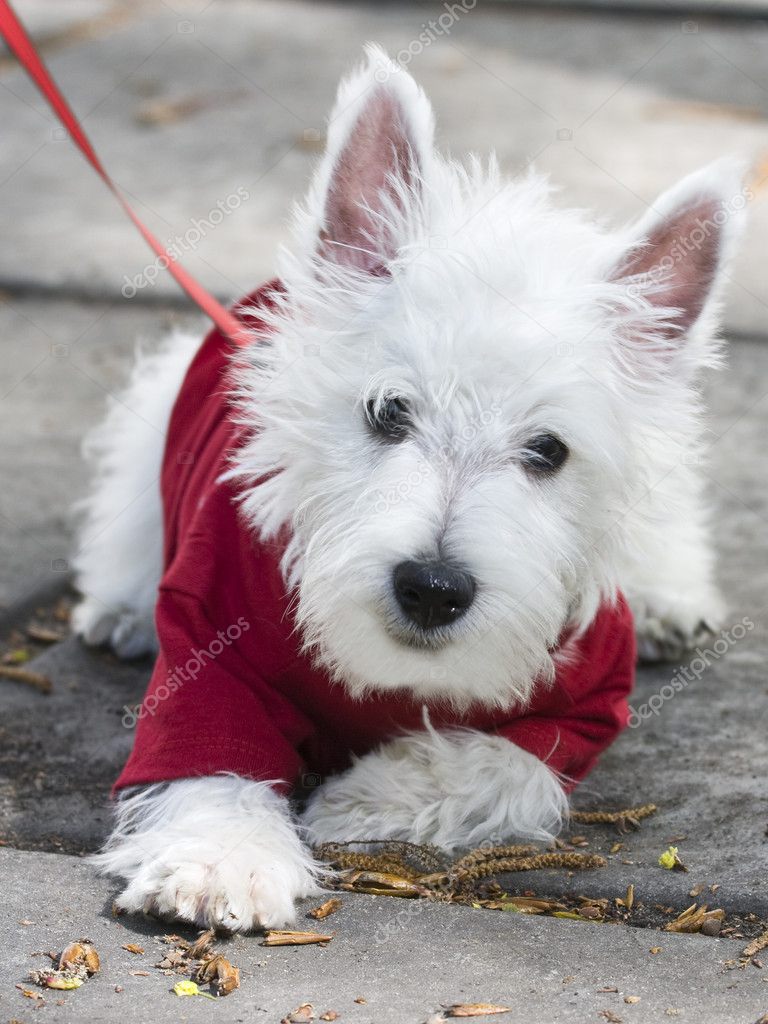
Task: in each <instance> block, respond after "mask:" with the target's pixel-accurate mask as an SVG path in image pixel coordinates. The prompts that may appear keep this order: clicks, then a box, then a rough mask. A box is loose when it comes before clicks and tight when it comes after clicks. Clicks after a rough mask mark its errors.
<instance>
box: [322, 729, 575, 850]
mask: <svg viewBox="0 0 768 1024" xmlns="http://www.w3.org/2000/svg"><path fill="white" fill-rule="evenodd" d="M567 807H568V801H567V798H566V796H565V793H564V792H563V788H562V786H561V784H560V781H559V780H558V778H557V776H556V775H555V774H554V772H552V771H551V770H550V769H549V768H547V766H546V765H545V764H543V763H542V762H541V761H539V759H538V758H537V757H534V756H533V755H532V754H529V753H527V751H525V750H521V749H520V748H519V747H517V746H515V744H514V743H510V742H509V741H508V740H505V739H503V738H502V737H500V736H485V735H482V734H480V733H477V732H473V731H471V730H469V729H454V730H449V731H444V732H437V731H436V730H435V729H432V728H431V727H427V728H426V729H425V731H424V732H414V733H409V734H407V735H405V736H400V737H398V738H397V739H394V740H391V741H390V742H389V743H385V744H384V745H383V746H381V747H379V749H378V750H375V751H373V752H372V753H370V754H366V756H365V757H361V758H359V759H357V760H356V761H355V763H354V764H353V766H352V767H351V768H350V769H349V770H348V771H346V772H344V774H343V775H340V776H338V777H336V778H333V779H330V780H329V781H328V782H326V783H325V785H323V786H321V787H320V789H319V790H318V791H317V793H316V794H315V795H314V796H313V798H312V800H311V801H310V803H309V805H308V807H307V809H306V811H305V813H304V816H303V821H304V823H305V825H306V826H307V827H308V829H309V834H310V836H311V838H312V839H313V840H314V841H315V842H330V841H332V840H334V839H338V838H339V837H340V836H343V837H344V838H345V839H407V840H410V841H411V842H414V843H433V844H434V845H435V846H439V847H442V848H443V849H445V850H453V849H455V848H457V847H462V846H464V847H466V846H474V845H478V844H479V843H481V842H483V841H484V840H487V839H488V838H489V837H493V836H496V837H499V838H500V837H503V836H510V835H513V836H522V837H524V838H527V839H551V838H552V836H553V835H554V834H555V833H557V832H559V830H560V826H561V824H562V821H563V819H564V817H565V816H566V814H567Z"/></svg>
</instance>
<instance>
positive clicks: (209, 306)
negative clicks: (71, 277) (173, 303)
mask: <svg viewBox="0 0 768 1024" xmlns="http://www.w3.org/2000/svg"><path fill="white" fill-rule="evenodd" d="M0 35H2V37H3V39H5V41H6V43H7V44H8V47H9V49H10V50H11V51H12V52H13V53H14V54H15V55H16V57H17V58H18V60H19V63H20V64H21V66H22V67H23V68H24V70H25V71H26V72H27V74H28V75H29V77H30V78H31V79H32V81H33V82H34V83H35V85H36V86H37V88H38V89H39V90H40V92H41V93H42V94H43V96H44V97H45V99H46V100H47V101H48V103H49V104H50V105H51V107H52V108H53V110H54V112H55V113H56V114H57V116H58V117H59V120H60V121H61V123H62V124H63V125H64V127H65V128H66V129H67V131H68V132H69V134H70V136H71V138H72V139H74V141H75V142H76V143H77V145H78V147H79V148H80V151H81V153H82V154H83V156H84V157H85V158H86V160H87V161H88V163H89V164H90V165H91V167H93V169H94V170H95V171H96V173H97V174H98V175H99V177H100V178H101V180H102V181H103V182H104V184H105V185H106V186H107V188H108V189H109V190H110V191H111V192H112V194H113V195H114V196H115V198H116V199H117V200H118V202H119V203H120V205H121V206H122V208H123V209H124V210H125V212H126V213H127V214H128V216H129V217H130V218H131V220H132V221H133V223H134V224H135V225H136V227H137V228H138V229H139V231H140V232H141V234H142V235H143V236H144V238H145V240H146V241H147V243H148V245H149V246H150V248H151V249H152V250H153V251H154V252H155V254H156V255H157V256H160V257H162V259H163V263H166V264H167V266H168V270H169V271H170V272H171V274H172V275H173V276H174V278H175V279H176V281H178V283H179V284H180V285H181V287H182V288H183V289H184V291H185V292H186V293H187V295H188V296H189V297H190V299H192V301H193V302H194V303H195V304H196V305H198V306H199V307H200V309H202V311H203V312H204V313H206V314H207V315H208V316H209V317H210V318H211V320H213V322H214V323H215V324H216V326H217V327H218V328H219V330H220V331H221V332H222V333H223V334H226V335H228V336H229V337H230V338H231V339H232V340H233V341H234V342H235V343H236V344H238V345H244V344H245V343H246V342H247V340H248V337H247V334H246V332H245V331H244V329H243V325H242V324H241V323H240V321H238V320H237V318H236V317H234V316H233V315H232V314H231V313H230V312H228V310H226V309H225V308H224V307H223V306H222V305H221V303H220V302H217V301H216V299H214V297H213V296H212V295H211V294H210V293H209V292H207V291H206V290H205V288H203V286H202V285H201V284H200V283H199V282H198V281H196V280H195V279H194V278H193V277H191V276H190V275H189V274H188V273H187V272H186V270H184V268H183V267H182V266H181V265H180V264H179V263H177V262H175V261H174V259H173V257H172V256H171V255H170V253H169V252H167V250H166V248H165V246H164V245H163V244H162V242H160V241H158V239H157V238H156V237H155V236H154V235H153V234H152V232H151V231H150V230H149V228H148V227H147V226H146V225H145V224H143V223H142V221H141V220H140V219H139V217H138V215H137V214H136V213H134V211H133V210H132V209H131V207H130V206H129V204H128V201H127V200H126V198H125V196H123V194H122V192H121V191H120V189H119V188H118V187H117V185H116V184H115V183H114V181H113V180H112V179H111V178H110V176H109V175H108V174H107V172H106V170H105V168H104V165H103V164H102V162H101V160H100V159H99V157H98V156H97V154H96V151H95V149H94V148H93V146H92V145H91V143H90V142H89V141H88V137H87V136H86V134H85V132H84V131H83V129H82V126H81V125H80V122H79V121H78V120H77V118H76V117H75V115H74V113H73V112H72V109H71V107H70V106H69V104H68V103H67V101H66V100H65V99H64V97H63V95H62V94H61V91H60V90H59V88H58V86H57V85H56V83H55V82H54V80H53V78H51V75H50V73H49V71H48V69H47V68H46V67H45V65H44V64H43V61H42V58H41V57H40V55H39V54H38V52H37V50H36V49H35V44H34V43H33V42H32V40H31V39H30V38H29V36H28V35H27V32H26V30H25V28H24V26H23V25H22V24H21V22H20V21H19V18H18V16H17V15H16V13H15V12H14V10H13V8H12V7H11V5H10V3H8V2H7V0H0Z"/></svg>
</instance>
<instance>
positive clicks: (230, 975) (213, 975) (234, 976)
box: [197, 954, 240, 996]
mask: <svg viewBox="0 0 768 1024" xmlns="http://www.w3.org/2000/svg"><path fill="white" fill-rule="evenodd" d="M197 980H198V981H207V982H210V985H211V988H212V990H213V992H214V994H215V995H217V996H228V995H229V994H230V992H234V991H235V989H236V988H240V971H239V969H238V968H237V967H233V966H232V964H231V963H230V962H229V960H227V958H226V957H224V956H222V955H221V954H217V955H216V956H214V957H211V959H210V960H206V961H205V963H203V964H202V965H201V966H200V969H199V970H198V972H197Z"/></svg>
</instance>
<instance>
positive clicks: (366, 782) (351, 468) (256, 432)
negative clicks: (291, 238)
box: [75, 47, 749, 927]
mask: <svg viewBox="0 0 768 1024" xmlns="http://www.w3.org/2000/svg"><path fill="white" fill-rule="evenodd" d="M382 65H383V67H384V70H385V71H386V74H385V75H383V76H382V75H381V74H380V72H381V69H382ZM377 72H379V74H378V75H377ZM382 78H384V79H385V81H382V80H381V79H382ZM432 135H433V118H432V112H431V109H430V107H429V104H428V102H427V100H426V98H425V96H424V95H423V93H422V92H421V91H420V90H419V89H418V87H417V86H416V85H415V83H414V82H413V80H412V79H411V78H410V76H409V75H408V74H406V72H405V71H403V70H401V69H399V68H396V67H395V66H393V65H392V64H391V63H390V62H389V61H388V59H387V57H386V56H385V55H384V54H383V53H382V52H381V51H380V50H378V49H376V48H375V47H373V48H369V50H368V56H367V60H366V62H365V63H364V65H363V67H362V68H360V69H359V70H358V71H357V72H356V73H355V74H354V75H352V76H351V77H350V78H349V79H348V80H347V81H346V82H345V83H342V86H341V88H340V91H339V96H338V99H337V103H336V107H335V109H334V112H333V115H332V118H331V126H330V130H329V134H328V148H327V152H326V154H325V156H324V157H323V159H322V161H321V163H320V166H319V168H318V171H317V173H316V175H315V179H314V182H313V184H312V187H311V189H310V193H309V197H308V199H307V202H306V204H305V206H304V207H303V208H302V209H301V210H300V211H299V213H298V214H297V218H296V227H295V245H294V247H293V249H292V251H291V252H290V253H287V252H286V253H285V254H284V255H283V257H282V259H281V264H280V268H279V269H280V276H281V278H282V280H283V282H284V283H285V286H286V291H285V294H284V295H283V296H282V297H280V298H279V299H278V302H277V306H276V308H275V310H274V311H273V312H271V313H267V314H263V315H265V316H266V319H267V320H268V322H269V325H270V327H271V328H272V331H271V336H270V343H269V344H267V345H264V344H261V345H258V344H257V345H254V346H253V347H252V350H251V356H250V362H249V363H248V364H247V365H246V366H245V367H244V368H241V370H240V373H239V378H238V384H237V387H238V396H239V399H240V402H241V417H242V420H243V422H244V423H245V424H246V425H247V427H248V428H249V436H248V438H247V441H246V443H245V444H244V445H243V447H242V448H241V450H240V451H239V452H238V453H236V456H235V458H234V460H233V465H232V470H231V474H230V475H231V477H232V478H233V479H234V480H236V481H237V483H238V485H239V487H240V492H241V495H242V508H243V512H244V515H245V517H246V520H247V522H248V523H249V524H250V526H251V527H252V528H253V530H254V531H256V532H257V533H258V534H259V535H260V536H261V537H262V538H264V539H268V538H271V537H274V536H275V535H276V534H277V533H278V531H281V530H284V529H286V528H287V529H288V532H289V533H290V536H291V541H290V543H289V545H288V548H287V551H286V555H285V559H284V562H283V566H282V568H283V571H284V575H285V579H286V584H287V586H288V587H289V588H291V589H292V590H293V591H294V592H295V595H296V609H297V622H298V626H299V628H300V634H301V638H302V641H303V643H304V646H305V648H306V649H307V650H308V651H310V652H311V653H312V654H313V655H314V657H315V658H316V659H317V661H318V663H319V664H321V665H322V666H324V667H325V668H326V669H327V671H328V672H329V673H330V674H331V676H333V677H334V678H335V679H336V680H338V681H339V682H340V683H341V684H342V685H344V686H346V687H347V688H348V689H349V691H350V692H351V693H352V694H353V695H356V696H360V697H362V696H364V695H365V694H366V693H368V692H371V691H374V692H375V691H397V690H401V691H407V692H408V693H409V694H410V695H411V696H415V697H416V698H418V699H422V700H428V699H430V698H435V699H440V700H442V701H447V702H451V703H453V704H454V705H455V706H458V707H467V706H469V705H471V704H475V705H476V704H482V705H485V706H489V707H493V706H505V707H506V706H508V705H509V703H510V702H511V701H512V700H514V699H517V700H519V701H521V702H524V701H525V700H526V699H527V698H528V697H529V696H530V694H531V692H532V689H533V687H534V685H536V684H537V682H540V681H545V680H547V679H548V678H551V677H552V675H553V672H554V667H555V666H554V663H553V653H552V652H553V648H554V647H555V646H556V642H557V639H558V637H559V636H560V635H561V632H562V630H563V628H564V627H566V626H570V627H571V628H572V629H574V630H575V631H576V633H578V631H579V630H584V629H586V628H587V627H588V626H589V624H590V622H591V621H592V619H593V618H594V615H595V612H596V610H597V608H598V607H599V606H600V604H601V602H604V601H609V600H611V598H612V597H613V596H614V595H615V593H616V592H617V590H618V589H621V590H623V591H624V592H625V593H626V594H627V596H628V597H629V600H630V602H631V604H632V606H633V609H634V611H635V613H636V615H637V622H638V630H639V639H640V645H641V650H642V651H643V652H644V653H646V654H647V655H649V656H660V655H674V654H677V653H679V651H680V650H682V649H683V648H685V647H686V646H688V645H691V644H692V643H695V642H697V640H698V638H699V637H700V636H702V635H703V634H704V633H705V632H706V630H707V629H708V628H713V627H715V626H716V625H717V624H718V622H719V619H720V617H721V615H722V606H721V600H720V597H719V595H718V592H717V588H716V586H715V583H714V581H713V557H712V553H711V544H710V540H709V532H708V525H707V513H706V505H705V502H704V500H703V497H702V485H701V474H700V473H699V471H698V468H697V465H698V462H699V460H700V458H701V455H700V441H699V436H700V418H701V403H700V396H699V377H700V373H701V370H702V369H703V368H704V367H706V366H711V365H715V364H716V363H717V361H718V343H717V335H716V327H717V314H718V293H719V289H720V285H721V281H722V270H723V267H724V266H725V264H726V262H727V260H728V258H729V256H730V254H731V252H732V249H733V246H734V242H735V239H736V237H737V235H738V231H739V228H740V226H741V223H742V221H743V210H744V207H745V206H746V202H747V199H748V198H749V193H748V191H746V190H745V189H744V188H743V187H742V184H741V180H740V166H739V165H737V164H735V163H733V162H729V161H724V162H720V163H718V164H715V165H713V166H711V167H709V168H705V169H704V170H703V171H700V172H697V173H696V174H693V175H691V176H690V177H688V178H686V179H685V180H684V181H683V182H681V183H680V184H679V185H677V186H675V188H673V189H671V190H670V191H669V192H667V193H665V195H663V196H662V197H661V198H660V199H659V200H658V201H657V202H656V203H655V204H654V207H653V209H652V210H651V211H650V212H649V214H648V215H647V217H645V218H643V219H642V220H641V222H640V223H638V224H635V225H632V226H630V227H629V228H626V229H623V230H621V231H608V230H606V229H605V228H603V227H600V226H599V225H596V224H595V223H593V222H592V221H590V220H588V219H587V218H586V217H585V216H583V215H582V214H578V213H574V212H570V211H567V210H562V209H560V208H558V207H556V206H555V205H554V203H553V201H552V198H551V195H550V191H551V190H550V188H549V186H548V184H547V182H546V181H545V180H543V179H542V178H540V177H538V176H536V175H535V174H533V173H532V174H530V175H528V176H527V177H525V178H524V179H523V180H521V181H517V182H513V183H509V182H505V181H503V180H502V178H501V176H500V173H499V171H498V168H497V166H496V164H495V162H494V161H493V160H492V159H491V160H490V161H489V163H488V165H487V166H483V165H481V164H480V162H479V161H477V160H472V161H470V162H469V164H468V165H467V166H460V165H459V164H457V163H455V162H452V161H446V160H443V159H442V158H441V157H439V156H438V155H437V154H436V153H435V152H434V150H433V144H432ZM192 348H193V342H192V340H191V339H185V338H177V339H175V340H174V341H173V342H172V343H171V344H170V346H169V347H168V349H167V350H166V351H164V352H163V353H161V354H160V355H158V356H157V357H148V358H145V360H144V361H143V362H142V363H140V365H139V368H138V369H137V371H136V374H135V376H134V379H133V382H132V385H131V388H130V389H129V392H128V394H127V396H126V398H125V399H124V403H125V406H126V407H129V408H130V409H132V410H134V411H138V412H139V415H140V420H137V418H136V417H134V416H132V415H128V413H127V412H126V409H125V408H123V407H121V406H120V405H119V403H118V404H116V405H115V406H114V407H113V409H112V411H111V413H110V416H109V418H108V420H107V423H106V424H105V425H104V426H103V427H102V428H101V430H100V432H99V433H98V435H97V440H96V442H95V443H94V444H93V445H92V452H93V454H95V457H96V462H97V467H98V476H97V483H96V488H95V490H94V493H93V496H92V497H91V499H90V500H89V503H88V505H87V510H88V519H87V525H86V528H85V531H84V534H83V537H82V539H81V545H80V553H79V554H78V556H77V559H76V565H77V568H78V573H79V585H80V587H81V590H82V591H83V593H84V594H85V595H86V600H85V602H84V603H83V605H81V606H80V608H79V609H78V611H77V614H76V618H75V624H76V628H77V629H78V630H79V631H80V632H81V633H82V634H83V635H84V636H85V638H86V640H88V641H89V642H98V641H100V640H104V639H108V638H109V639H111V642H112V643H113V645H114V646H115V647H116V649H117V650H118V651H119V652H120V653H122V654H124V655H127V654H133V653H138V652H139V651H141V650H144V649H147V648H149V647H150V646H151V645H152V643H153V642H154V638H153V635H152V628H151V614H152V605H153V602H154V593H155V589H156V587H157V582H158V576H159V572H160V544H161V522H160V509H159V497H158V494H157V483H156V482H157V478H158V475H159V467H160V460H161V455H162V441H163V435H164V431H165V428H166V425H167V421H168V416H169V413H170V408H171V405H172V403H173V399H174V396H175V394H176V392H177V390H178V386H179V383H180V380H181V377H182V375H183V372H184V369H185V368H186V366H187V364H188V361H189V358H190V356H191V352H192ZM393 399H397V400H399V401H400V402H401V403H402V404H403V405H404V406H405V407H407V409H408V416H409V429H408V432H407V436H405V437H403V438H402V439H401V440H400V441H399V442H398V443H397V444H386V443H382V441H381V438H380V437H377V436H375V433H374V432H373V431H372V430H371V416H372V415H373V416H375V415H376V414H377V412H378V411H380V410H381V409H382V408H383V407H384V406H385V404H386V403H387V401H389V400H393ZM141 420H144V421H146V422H147V423H148V424H150V425H151V426H148V427H147V429H146V430H144V428H142V427H141V426H140V422H141ZM544 435H556V436H557V437H558V438H559V439H560V440H561V441H562V442H563V443H564V444H565V445H567V448H568V451H569V455H568V458H567V460H566V461H565V463H564V464H563V465H562V468H560V469H559V471H558V472H556V473H551V474H544V475H542V474H536V473H532V472H531V471H530V465H529V462H530V460H529V458H528V456H529V453H530V451H531V450H532V448H534V449H535V443H536V441H537V439H540V438H541V437H542V436H544ZM437 557H442V558H446V559H448V560H449V561H451V562H453V563H455V564H457V565H460V566H463V567H464V568H465V569H466V570H467V571H469V572H471V575H472V577H473V578H474V580H475V582H476V595H475V599H474V602H473V603H472V605H471V607H469V608H468V610H467V611H466V612H465V614H464V615H462V616H461V617H460V618H458V619H456V621H454V622H452V623H451V624H450V625H446V626H442V627H440V628H439V629H438V630H435V631H433V633H432V635H431V637H430V639H429V643H427V642H426V640H425V639H424V637H420V636H419V635H418V634H417V632H416V631H415V629H414V627H413V626H412V625H409V624H408V623H407V622H405V621H404V618H403V614H402V612H401V610H400V609H399V608H398V604H397V602H396V600H395V595H394V591H393V584H392V575H393V569H394V567H395V566H396V565H398V564H399V563H402V562H403V561H408V560H411V559H419V558H421V559H428V560H431V559H435V558H437ZM565 810H566V800H565V796H564V794H563V790H562V787H561V785H560V782H559V781H558V779H557V778H555V776H554V775H553V774H552V773H551V772H550V770H549V769H548V768H547V767H546V766H545V765H544V764H542V763H540V762H538V761H537V760H536V759H535V758H533V757H531V756H530V755H529V754H527V753H525V752H524V751H522V750H519V749H517V748H516V747H514V746H513V745H511V744H509V743H507V742H506V741H504V740H501V739H498V738H493V737H489V736H485V735H481V734H478V733H473V732H469V731H456V732H451V733H439V732H436V731H434V730H432V729H429V728H428V729H426V731H425V732H424V733H419V734H418V735H408V736H404V737H400V738H398V739H395V740H393V741H392V742H391V743H389V744H387V745H385V746H383V747H381V748H380V749H379V750H377V751H374V752H373V753H370V754H368V755H367V756H366V757H363V758H361V759H359V760H358V761H357V762H356V763H355V764H354V766H353V767H352V768H351V769H350V770H349V771H348V772H347V773H346V774H345V775H343V776H341V777H340V778H338V779H332V780H329V781H327V782H326V783H325V784H324V786H323V787H322V788H321V789H320V791H319V792H318V793H317V794H316V795H315V797H314V799H313V800H312V802H311V804H310V807H309V809H308V812H307V822H308V825H309V826H310V828H311V832H312V835H313V836H314V837H316V838H324V839H345V838H350V837H361V838H372V836H371V835H370V833H372V832H373V833H376V834H377V835H376V836H375V837H373V838H382V837H386V836H397V837H398V838H405V839H413V840H416V841H423V840H428V841H431V842H435V843H438V844H440V845H442V846H445V847H453V846H456V845H461V844H464V843H473V842H476V841H478V840H480V839H481V838H484V837H486V836H487V835H489V834H490V833H492V832H496V833H498V834H500V835H507V834H510V833H515V834H519V835H525V836H538V837H542V836H545V835H550V834H551V833H553V832H554V831H556V830H557V828H558V826H559V822H560V820H561V818H562V816H563V815H564V813H565ZM100 863H101V865H102V867H103V868H104V869H105V870H108V871H110V872H112V873H115V874H118V875H120V876H121V877H123V878H125V879H126V880H127V881H128V887H127V889H126V891H125V892H124V893H123V895H122V896H121V898H120V901H121V904H122V905H123V906H126V907H129V908H132V909H135V908H141V907H153V908H156V909H158V910H160V911H161V912H163V913H171V914H175V915H177V916H180V917H183V918H186V919H189V920H196V921H198V922H201V923H212V922H220V923H224V924H229V926H230V927H231V926H233V925H232V924H231V922H233V921H234V922H236V924H235V925H234V926H236V927H250V926H251V925H253V924H255V923H257V922H261V923H266V924H275V923H278V922H281V921H284V920H287V919H288V917H289V916H290V908H291V904H292V901H293V899H294V898H296V897H297V896H300V895H301V894H302V893H305V892H309V891H311V889H312V886H313V885H314V884H315V883H314V881H313V878H314V875H313V867H312V863H311V859H310V858H309V856H308V854H307V853H306V851H305V850H304V849H303V848H302V846H301V844H300V842H299V839H298V837H297V834H296V832H295V830H294V829H293V826H292V825H291V823H290V819H289V817H288V814H287V811H286V809H285V804H284V802H283V801H282V800H281V799H280V798H278V797H276V796H274V795H273V794H271V793H270V791H269V789H268V788H267V787H266V785H265V784H262V783H254V782H247V781H245V780H234V779H224V780H223V779H221V778H214V779H207V780H206V779H200V780H195V781H183V782H174V783H171V784H170V785H168V786H166V787H161V788H157V787H152V788H150V789H149V790H147V791H146V792H145V793H143V794H138V795H136V796H132V797H130V798H129V799H127V800H126V801H124V802H123V803H121V805H120V810H119V822H118V827H117V830H116V831H115V834H114V835H113V837H112V839H111V840H110V843H109V844H108V847H107V849H106V851H105V853H104V854H102V855H101V859H100Z"/></svg>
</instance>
